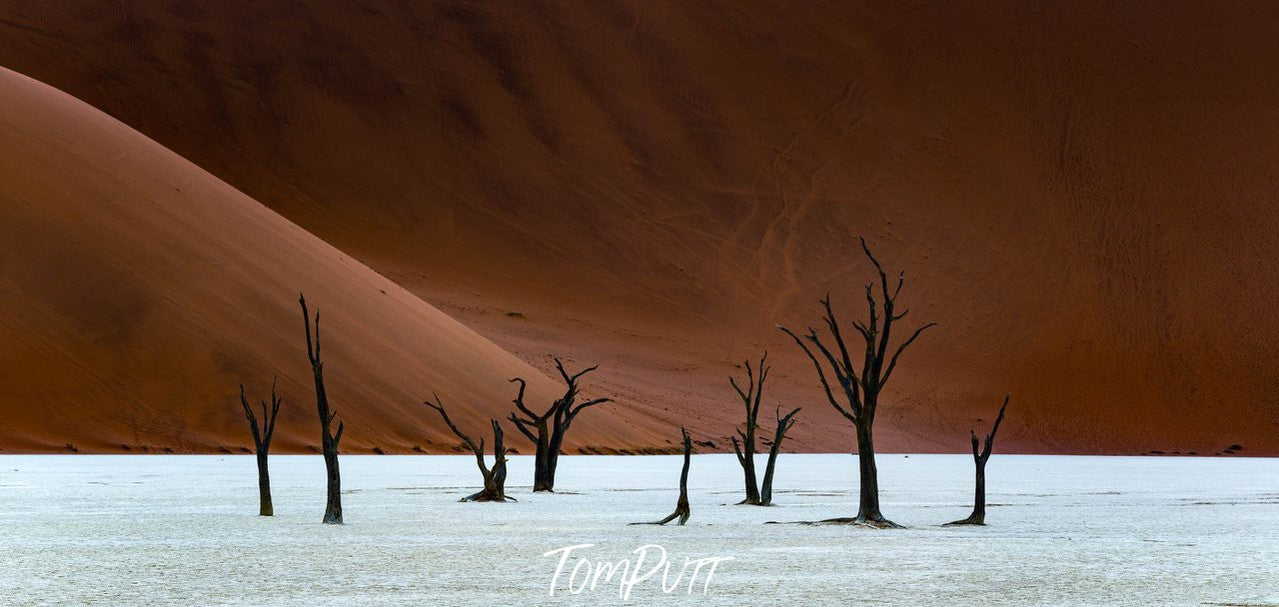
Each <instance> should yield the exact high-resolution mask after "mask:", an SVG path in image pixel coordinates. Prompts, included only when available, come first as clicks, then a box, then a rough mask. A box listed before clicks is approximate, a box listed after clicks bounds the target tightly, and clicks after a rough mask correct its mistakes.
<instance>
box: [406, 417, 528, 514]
mask: <svg viewBox="0 0 1279 607" xmlns="http://www.w3.org/2000/svg"><path fill="white" fill-rule="evenodd" d="M422 404H424V405H426V406H428V407H430V408H432V409H435V410H436V411H439V413H440V417H442V418H444V423H445V424H447V425H448V427H449V430H452V431H453V434H455V435H457V437H458V438H460V439H462V442H463V443H465V444H466V446H467V448H468V449H470V450H471V452H472V453H474V454H475V462H476V463H477V464H479V466H480V474H481V475H482V476H483V477H484V488H483V489H481V490H479V491H477V492H475V493H472V494H471V495H468V496H466V497H464V498H462V499H461V500H459V501H463V502H504V501H506V500H508V499H512V500H513V499H514V498H508V497H506V445H505V443H504V441H503V432H502V424H501V423H499V422H498V421H497V420H495V419H493V420H489V421H490V422H491V423H492V424H493V467H492V468H489V467H488V466H487V465H485V463H484V437H482V436H481V437H480V442H479V444H476V443H475V441H474V440H472V439H471V437H470V436H468V435H467V434H466V433H465V432H462V430H461V429H460V428H458V427H457V424H454V423H453V420H452V419H450V418H449V414H448V412H447V411H445V410H444V403H442V402H440V397H439V396H435V402H431V401H425V402H423V403H422Z"/></svg>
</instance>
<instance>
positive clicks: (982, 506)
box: [946, 396, 1009, 525]
mask: <svg viewBox="0 0 1279 607" xmlns="http://www.w3.org/2000/svg"><path fill="white" fill-rule="evenodd" d="M1008 399H1009V397H1008V396H1005V397H1004V404H1003V405H1001V406H1000V407H999V416H998V417H996V418H995V425H994V426H993V427H992V428H991V429H990V434H987V435H986V441H985V444H984V445H983V446H982V448H981V450H980V451H979V450H978V448H977V432H976V431H974V430H969V431H968V433H969V435H970V436H971V437H972V439H973V462H974V463H975V464H976V466H977V484H976V490H975V493H974V495H973V513H972V514H970V515H968V518H966V519H963V520H959V521H953V522H950V523H946V524H947V525H985V524H986V461H987V460H989V459H990V453H991V451H993V450H994V449H995V433H996V432H999V424H1000V423H1002V422H1003V421H1004V410H1005V409H1007V408H1008Z"/></svg>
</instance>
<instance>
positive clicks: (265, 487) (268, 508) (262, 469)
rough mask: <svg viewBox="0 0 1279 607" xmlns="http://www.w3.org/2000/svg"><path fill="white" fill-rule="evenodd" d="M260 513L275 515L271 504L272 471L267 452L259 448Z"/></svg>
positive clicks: (262, 514) (260, 514)
mask: <svg viewBox="0 0 1279 607" xmlns="http://www.w3.org/2000/svg"><path fill="white" fill-rule="evenodd" d="M257 457H258V515H259V516H275V508H274V507H273V506H272V505H271V473H270V472H269V471H268V469H267V465H266V457H267V452H266V451H264V450H261V449H259V450H258V456H257Z"/></svg>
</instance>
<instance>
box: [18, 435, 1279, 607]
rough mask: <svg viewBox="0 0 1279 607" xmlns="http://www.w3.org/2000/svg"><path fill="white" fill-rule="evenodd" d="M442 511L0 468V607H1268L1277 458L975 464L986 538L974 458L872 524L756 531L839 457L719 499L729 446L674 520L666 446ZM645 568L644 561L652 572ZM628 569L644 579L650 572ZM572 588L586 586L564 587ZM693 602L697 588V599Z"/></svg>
mask: <svg viewBox="0 0 1279 607" xmlns="http://www.w3.org/2000/svg"><path fill="white" fill-rule="evenodd" d="M530 459H531V458H527V457H515V458H513V459H512V461H511V481H510V483H509V484H508V490H509V494H510V495H512V496H514V497H516V498H518V499H519V500H520V501H519V502H511V503H479V504H477V503H459V502H458V501H457V500H458V498H460V497H461V496H463V495H466V494H467V493H469V492H471V491H472V490H474V489H475V487H476V483H478V481H479V474H478V472H477V471H476V469H475V462H474V460H473V459H472V458H469V457H460V456H349V457H345V458H343V459H342V468H343V481H344V483H345V485H344V486H345V490H344V493H345V495H344V497H343V499H344V501H345V509H346V524H345V525H340V526H334V525H320V524H319V520H320V514H321V512H322V510H323V507H324V506H323V504H324V498H323V482H322V479H323V476H324V470H323V465H322V463H321V462H320V458H319V457H318V456H280V457H275V458H273V459H272V475H273V480H274V489H275V491H274V492H275V508H276V516H275V517H273V518H265V517H259V516H257V487H256V482H255V476H254V475H255V473H256V471H255V469H254V463H253V458H252V457H251V456H140V455H108V456H65V455H4V456H0V490H2V491H3V494H4V495H5V500H4V503H5V506H4V507H3V508H0V527H2V528H3V529H4V530H5V531H4V534H3V535H2V536H0V564H3V566H2V567H0V596H4V597H5V602H6V603H8V604H16V605H27V604H40V605H121V604H143V603H145V604H191V605H262V604H272V605H404V604H412V603H420V604H432V605H434V604H448V605H494V604H507V605H512V604H517V605H582V604H590V605H621V604H631V605H668V604H669V605H759V604H761V603H770V604H776V603H777V601H778V600H781V599H782V598H784V599H785V600H786V602H787V604H794V605H836V604H838V605H885V606H891V605H901V606H911V605H953V606H967V605H972V606H979V605H981V606H988V605H1008V606H1020V605H1125V606H1128V605H1132V606H1137V605H1151V606H1155V605H1158V606H1173V605H1175V606H1182V605H1185V606H1197V607H1198V606H1204V605H1271V604H1275V603H1279V529H1277V528H1276V526H1275V525H1274V524H1273V522H1274V520H1275V518H1276V515H1277V514H1279V492H1276V485H1275V483H1274V479H1275V478H1276V477H1279V461H1276V460H1273V459H1253V458H1237V459H1225V458H1176V459H1173V458H1155V457H1077V456H1065V457H1062V456H1015V455H999V454H996V455H995V456H994V457H993V458H992V459H991V461H990V467H989V477H990V478H989V482H990V493H989V500H990V509H989V513H988V518H987V523H988V525H987V526H986V527H969V528H951V527H941V526H939V525H940V524H941V523H944V522H947V521H950V520H954V519H957V518H961V517H963V516H964V515H966V514H967V512H968V510H969V508H970V507H971V503H972V502H971V494H970V492H971V490H972V485H971V483H972V477H971V474H972V461H971V458H969V457H967V456H958V455H909V456H907V455H886V456H881V457H880V477H881V480H882V483H883V502H884V508H885V513H886V514H887V515H889V516H890V517H892V518H893V519H895V520H896V521H897V522H899V523H902V524H904V525H906V526H907V527H908V528H907V529H904V530H893V531H877V530H869V529H861V528H852V527H843V526H839V527H829V526H828V527H813V526H802V525H767V524H764V523H765V522H767V521H797V520H814V519H821V518H827V517H831V516H846V515H848V514H849V511H850V509H854V508H855V504H856V491H855V485H856V470H855V463H854V458H853V457H851V456H848V455H817V454H810V455H785V456H783V457H782V459H781V461H780V462H779V468H778V478H777V487H776V488H777V502H778V505H777V506H774V507H769V508H760V507H753V506H737V505H731V504H732V503H733V502H736V501H737V500H738V499H740V497H741V491H742V488H741V485H740V481H741V475H740V469H739V468H738V467H737V463H736V461H734V459H733V457H732V456H731V455H725V454H710V455H695V456H694V457H693V465H692V473H691V475H690V493H691V496H690V500H691V505H692V518H691V519H690V520H689V522H688V524H687V525H686V526H684V527H652V526H631V525H628V523H630V522H636V521H649V520H654V519H657V518H660V517H661V516H664V515H665V514H666V513H668V512H670V510H671V507H672V506H673V505H674V501H675V497H676V496H675V483H676V479H677V477H678V473H679V466H680V461H679V458H678V457H675V456H649V457H639V456H629V457H628V456H566V457H565V458H563V459H562V461H561V465H560V470H561V473H560V479H559V482H558V483H557V488H558V490H559V491H560V493H559V494H554V495H551V494H532V493H530V492H529V486H528V484H527V482H528V481H527V479H528V478H529V477H530V476H531V473H532V470H531V469H532V462H531V461H530ZM579 544H593V545H594V546H592V547H590V548H584V549H581V551H580V552H577V551H575V552H570V554H569V555H570V557H571V560H569V561H568V567H567V568H568V569H569V570H566V571H564V572H563V574H562V575H563V578H567V577H569V574H570V573H571V568H572V567H574V566H576V563H577V562H578V561H577V556H578V555H580V556H582V557H585V558H586V559H588V560H590V561H591V562H592V565H594V564H596V563H598V562H600V561H620V560H622V559H627V558H635V555H634V554H632V553H633V551H634V550H635V549H636V548H638V547H640V546H643V545H647V544H658V545H661V546H663V547H664V548H665V549H666V551H667V553H668V559H669V560H670V561H671V562H672V563H673V565H672V568H671V569H670V574H669V578H668V579H667V581H666V585H667V587H668V588H671V587H674V586H676V577H677V575H678V574H679V571H680V570H681V568H682V565H683V563H684V559H685V558H695V559H696V558H709V557H732V558H733V560H731V561H724V562H722V563H721V564H720V565H719V566H718V567H717V569H716V571H715V573H714V575H713V576H712V577H711V581H710V583H709V585H706V584H705V581H704V580H705V574H704V573H703V574H702V577H700V578H698V583H696V584H694V588H693V593H692V594H688V580H689V579H690V578H691V570H690V572H689V573H686V574H685V578H684V583H683V584H681V585H680V588H679V589H678V590H677V591H673V592H671V593H670V594H665V593H663V592H662V591H661V590H660V589H659V583H660V582H659V580H660V579H661V576H660V575H657V576H655V577H654V578H651V579H649V580H647V581H641V582H638V583H637V584H636V585H635V586H634V588H633V590H632V593H631V595H630V597H629V599H630V600H629V601H622V600H621V598H620V597H619V585H618V584H617V583H616V580H615V581H614V583H612V584H608V583H605V582H603V581H601V582H600V583H599V584H597V585H596V588H595V590H594V591H590V590H589V589H588V590H583V591H582V593H580V594H577V595H573V594H569V593H568V591H567V583H568V582H567V580H566V579H560V580H559V584H558V586H559V587H558V588H557V591H556V594H555V595H554V596H551V595H550V594H549V592H550V586H551V581H552V577H553V575H554V573H555V570H556V565H557V562H558V561H557V559H556V558H552V557H544V556H542V555H543V554H544V553H547V552H550V551H554V550H557V549H561V548H564V547H566V546H574V545H579ZM653 558H655V557H650V563H651V562H652V559H653ZM646 569H647V567H646ZM577 585H578V587H579V588H580V586H581V582H580V581H579V582H578V583H577ZM703 590H705V593H704V594H703Z"/></svg>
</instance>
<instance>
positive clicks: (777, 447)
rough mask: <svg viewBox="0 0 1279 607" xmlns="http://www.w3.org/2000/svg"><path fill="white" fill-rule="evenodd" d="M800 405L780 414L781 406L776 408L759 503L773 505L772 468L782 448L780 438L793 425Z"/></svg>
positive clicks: (775, 465)
mask: <svg viewBox="0 0 1279 607" xmlns="http://www.w3.org/2000/svg"><path fill="white" fill-rule="evenodd" d="M799 410H800V407H795V408H794V409H792V410H791V412H790V413H787V414H786V415H782V409H781V407H778V408H777V413H776V415H777V430H775V431H774V433H773V444H772V446H770V447H769V449H768V465H766V466H765V467H764V482H763V484H761V485H760V487H759V505H761V506H771V505H773V470H774V469H776V467H777V454H778V453H780V452H781V450H782V440H784V439H785V438H786V433H787V432H789V431H790V429H791V427H793V426H794V425H795V420H794V417H795V414H797V413H799Z"/></svg>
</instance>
